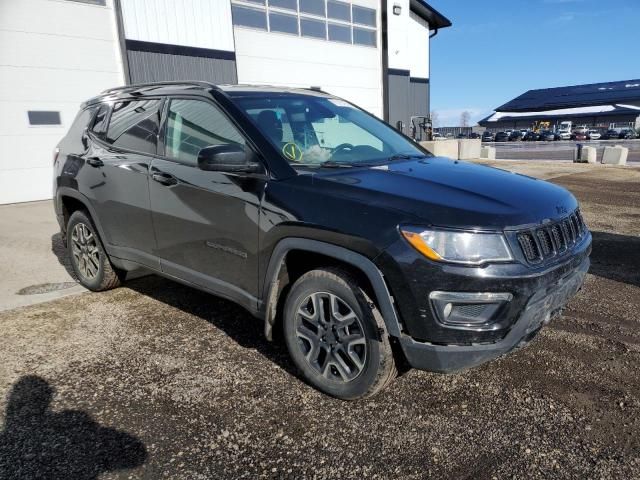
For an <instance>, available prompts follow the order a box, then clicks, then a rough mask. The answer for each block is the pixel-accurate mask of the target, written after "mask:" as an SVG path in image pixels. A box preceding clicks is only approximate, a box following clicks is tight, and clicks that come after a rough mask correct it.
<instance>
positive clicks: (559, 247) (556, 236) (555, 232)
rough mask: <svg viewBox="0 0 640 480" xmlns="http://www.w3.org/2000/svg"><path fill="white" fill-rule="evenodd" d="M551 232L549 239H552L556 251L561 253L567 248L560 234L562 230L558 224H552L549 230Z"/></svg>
mask: <svg viewBox="0 0 640 480" xmlns="http://www.w3.org/2000/svg"><path fill="white" fill-rule="evenodd" d="M549 232H550V233H551V239H552V240H553V244H554V245H555V246H556V251H557V252H558V253H562V252H564V251H565V250H566V249H567V241H566V240H565V238H564V235H563V234H562V230H561V229H560V226H559V225H554V226H552V227H551V229H550V230H549Z"/></svg>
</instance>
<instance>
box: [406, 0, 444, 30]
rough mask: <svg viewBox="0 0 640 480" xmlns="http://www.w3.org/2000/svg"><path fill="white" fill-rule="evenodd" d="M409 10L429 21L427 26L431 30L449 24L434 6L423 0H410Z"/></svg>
mask: <svg viewBox="0 0 640 480" xmlns="http://www.w3.org/2000/svg"><path fill="white" fill-rule="evenodd" d="M410 8H411V11H412V12H414V13H415V14H416V15H418V16H419V17H420V18H423V19H424V20H426V21H427V22H429V28H430V29H431V30H438V29H439V28H446V27H450V26H451V21H450V20H449V19H448V18H447V17H445V16H444V15H442V14H441V13H440V12H438V11H437V10H436V9H435V8H433V7H432V6H431V5H429V4H428V3H427V2H425V1H424V0H411V2H410Z"/></svg>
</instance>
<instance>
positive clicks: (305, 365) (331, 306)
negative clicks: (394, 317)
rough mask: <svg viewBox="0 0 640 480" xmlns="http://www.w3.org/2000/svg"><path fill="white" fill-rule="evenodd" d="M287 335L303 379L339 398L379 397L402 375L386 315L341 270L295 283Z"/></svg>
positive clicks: (287, 305)
mask: <svg viewBox="0 0 640 480" xmlns="http://www.w3.org/2000/svg"><path fill="white" fill-rule="evenodd" d="M284 334H285V341H286V344H287V348H288V349H289V354H290V355H291V358H292V359H293V361H294V363H295V365H296V366H297V367H298V369H299V370H300V372H301V373H302V376H303V377H304V378H305V379H306V380H307V381H308V382H309V383H310V384H312V385H313V386H315V387H316V388H318V389H319V390H321V391H322V392H324V393H327V394H329V395H332V396H334V397H337V398H342V399H345V400H355V399H358V398H363V397H368V396H371V395H374V394H376V393H377V392H379V391H380V390H382V389H383V388H384V387H385V386H387V385H388V384H389V383H390V382H391V381H392V380H393V379H394V378H395V376H396V374H397V371H396V367H395V362H394V358H393V352H392V350H391V344H390V341H389V336H388V335H387V332H386V329H385V325H384V321H383V320H382V317H381V316H380V314H379V312H378V310H377V308H376V307H375V305H374V303H373V302H372V301H371V299H370V298H369V297H368V295H367V294H366V292H365V291H364V290H363V289H362V287H361V286H360V285H359V284H358V281H357V280H356V279H355V278H353V277H352V276H351V275H349V274H348V273H347V272H346V271H344V270H342V269H338V268H326V269H318V270H312V271H310V272H308V273H306V274H304V275H303V276H302V277H300V278H299V279H298V280H297V281H296V282H295V283H294V285H293V287H292V288H291V291H290V293H289V295H288V297H287V300H286V303H285V308H284Z"/></svg>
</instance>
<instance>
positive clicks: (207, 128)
mask: <svg viewBox="0 0 640 480" xmlns="http://www.w3.org/2000/svg"><path fill="white" fill-rule="evenodd" d="M230 143H235V144H240V145H244V144H245V141H244V139H243V138H242V135H240V132H238V130H237V129H236V128H235V127H234V126H233V124H232V123H231V122H230V121H229V119H228V118H227V117H225V116H224V114H223V113H222V112H221V111H220V110H218V109H217V108H216V107H214V106H213V105H211V104H210V103H208V102H204V101H202V100H183V99H175V100H171V103H170V104H169V110H168V116H167V132H166V135H165V155H166V156H167V157H170V158H173V159H175V160H179V161H182V162H186V163H190V164H193V165H196V164H197V160H198V152H199V151H200V149H201V148H204V147H208V146H209V145H224V144H230Z"/></svg>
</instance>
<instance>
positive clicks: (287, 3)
mask: <svg viewBox="0 0 640 480" xmlns="http://www.w3.org/2000/svg"><path fill="white" fill-rule="evenodd" d="M269 6H270V7H278V8H288V9H290V10H297V9H298V7H297V5H296V0H269Z"/></svg>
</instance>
